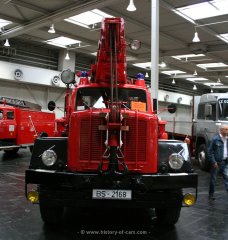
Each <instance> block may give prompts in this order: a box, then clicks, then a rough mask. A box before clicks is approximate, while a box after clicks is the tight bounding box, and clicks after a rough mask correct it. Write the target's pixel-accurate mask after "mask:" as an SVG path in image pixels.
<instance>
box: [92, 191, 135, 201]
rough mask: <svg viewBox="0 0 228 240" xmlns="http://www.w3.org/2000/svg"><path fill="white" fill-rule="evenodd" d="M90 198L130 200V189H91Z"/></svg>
mask: <svg viewBox="0 0 228 240" xmlns="http://www.w3.org/2000/svg"><path fill="white" fill-rule="evenodd" d="M92 198H93V199H119V200H131V190H110V189H93V194H92Z"/></svg>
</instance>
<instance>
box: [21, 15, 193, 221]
mask: <svg viewBox="0 0 228 240" xmlns="http://www.w3.org/2000/svg"><path fill="white" fill-rule="evenodd" d="M127 45H130V44H128V43H126V41H125V37H124V21H123V19H122V18H106V19H104V21H103V23H102V30H101V36H100V41H99V47H98V54H97V60H96V64H95V65H93V66H92V70H91V74H90V76H88V74H87V72H82V73H81V78H80V82H79V84H78V85H76V86H75V88H74V90H73V91H72V94H70V88H69V84H71V83H72V82H73V81H74V74H72V73H71V72H70V71H68V70H66V71H63V73H62V75H61V79H62V81H63V82H64V83H66V85H67V86H68V88H67V94H66V99H65V103H66V107H65V109H66V115H65V123H64V134H63V135H62V137H56V138H52V137H48V138H38V139H37V140H36V142H35V145H34V150H33V154H32V158H31V162H30V166H29V169H28V170H26V176H25V184H26V185H25V187H26V197H27V199H28V200H29V201H31V202H32V203H39V206H40V213H41V217H42V219H43V221H44V222H45V223H59V222H61V220H62V217H63V210H64V207H66V206H84V207H85V206H87V207H89V206H90V207H95V206H100V207H112V208H113V207H120V206H122V207H132V208H135V207H142V208H146V207H148V208H154V209H155V212H156V215H157V220H158V222H160V223H162V224H175V223H176V222H177V221H178V219H179V216H180V211H181V207H182V206H191V205H193V204H194V203H195V201H196V197H197V174H196V173H194V171H193V168H192V165H191V161H190V156H189V152H188V146H187V144H186V143H185V142H182V141H175V140H167V135H166V133H165V123H164V122H163V121H159V120H158V116H157V114H156V111H154V110H153V107H152V104H151V98H150V93H149V91H148V89H147V87H146V85H145V81H144V79H143V75H142V74H138V75H137V78H136V79H135V80H128V79H127V76H126V46H127ZM138 46H139V42H138V41H133V42H132V44H131V47H132V49H133V48H137V47H138ZM152 87H153V86H152ZM34 185H35V186H37V189H36V190H33V189H32V188H33V187H34Z"/></svg>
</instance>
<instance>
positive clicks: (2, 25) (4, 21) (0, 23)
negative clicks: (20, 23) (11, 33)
mask: <svg viewBox="0 0 228 240" xmlns="http://www.w3.org/2000/svg"><path fill="white" fill-rule="evenodd" d="M10 23H12V22H10V21H7V20H4V19H1V18H0V28H2V27H5V26H6V25H8V24H10Z"/></svg>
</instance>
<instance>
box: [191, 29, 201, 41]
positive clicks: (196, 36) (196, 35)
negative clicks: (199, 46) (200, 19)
mask: <svg viewBox="0 0 228 240" xmlns="http://www.w3.org/2000/svg"><path fill="white" fill-rule="evenodd" d="M192 42H200V39H199V37H198V32H197V31H196V29H195V34H194V38H193V39H192Z"/></svg>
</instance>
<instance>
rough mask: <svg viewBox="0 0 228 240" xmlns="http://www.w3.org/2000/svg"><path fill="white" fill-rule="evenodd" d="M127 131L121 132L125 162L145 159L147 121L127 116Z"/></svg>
mask: <svg viewBox="0 0 228 240" xmlns="http://www.w3.org/2000/svg"><path fill="white" fill-rule="evenodd" d="M125 124H126V126H129V131H126V132H124V133H123V138H122V139H123V147H122V149H123V154H124V160H125V161H126V162H138V161H146V141H147V138H146V136H147V131H146V129H147V123H146V121H143V120H138V121H136V119H135V118H127V119H126V120H125Z"/></svg>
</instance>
